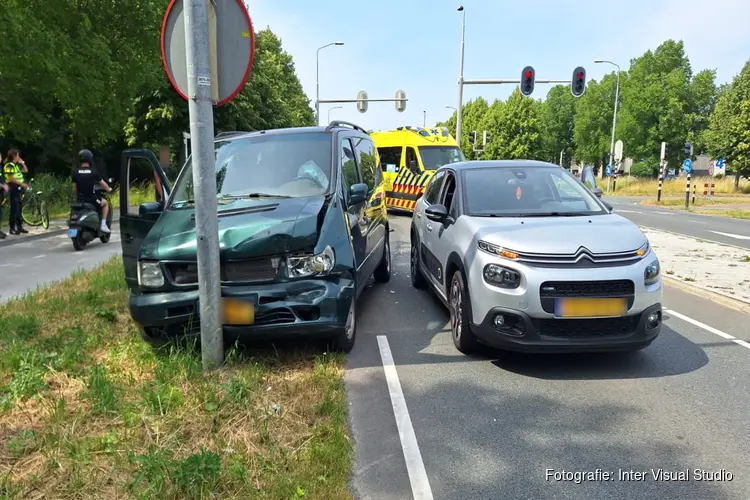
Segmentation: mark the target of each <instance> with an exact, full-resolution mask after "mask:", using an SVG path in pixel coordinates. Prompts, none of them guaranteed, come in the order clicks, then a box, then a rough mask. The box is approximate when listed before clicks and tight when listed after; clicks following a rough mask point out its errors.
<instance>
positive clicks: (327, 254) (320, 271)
mask: <svg viewBox="0 0 750 500" xmlns="http://www.w3.org/2000/svg"><path fill="white" fill-rule="evenodd" d="M334 264H336V258H335V256H334V255H333V249H332V248H331V247H329V246H328V247H325V249H324V250H323V251H322V252H320V253H319V254H315V255H290V256H289V257H287V260H286V268H287V272H288V274H289V277H290V278H306V277H309V276H321V275H324V274H328V273H330V272H331V270H332V269H333V266H334Z"/></svg>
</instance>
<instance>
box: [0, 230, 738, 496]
mask: <svg viewBox="0 0 750 500" xmlns="http://www.w3.org/2000/svg"><path fill="white" fill-rule="evenodd" d="M391 220H392V225H393V227H394V229H395V230H394V232H392V233H391V237H392V238H393V239H392V252H393V264H394V275H393V277H392V279H391V282H390V283H388V284H386V285H373V286H372V288H370V289H369V290H368V291H366V292H365V294H364V295H363V296H362V299H361V302H360V305H359V314H358V333H357V335H358V336H357V343H356V345H355V348H354V350H353V351H352V353H351V355H350V356H349V360H348V365H349V366H348V370H347V372H346V377H345V380H346V384H347V387H348V395H349V410H350V419H351V424H352V432H353V438H354V441H355V445H356V450H357V458H356V463H355V475H354V478H353V487H354V490H355V496H356V497H357V498H372V499H399V500H401V499H405V498H412V497H417V498H445V499H461V500H464V499H466V500H469V499H483V500H484V499H488V498H512V499H524V498H530V499H531V498H533V499H535V500H537V499H568V498H570V499H579V498H597V499H600V498H602V499H619V498H623V499H625V498H628V499H629V498H659V499H671V498H680V499H681V498H701V499H739V498H742V499H745V498H750V462H748V460H747V455H748V453H747V450H750V435H749V434H748V432H747V429H748V427H749V425H748V424H750V416H748V411H747V410H748V408H750V329H748V328H747V325H748V324H750V323H749V322H748V320H749V319H750V318H748V316H746V315H744V314H741V313H738V312H735V311H734V310H731V309H726V308H723V307H722V306H720V305H717V304H715V303H712V302H710V301H707V300H706V299H704V298H701V297H698V296H695V295H692V294H688V293H684V292H681V291H679V290H676V289H672V288H669V287H667V288H666V289H665V300H664V303H665V304H664V305H665V307H666V308H667V313H666V315H665V319H666V323H665V328H664V329H663V331H662V334H661V335H660V337H659V338H658V339H657V340H656V341H655V342H654V344H652V345H651V346H650V347H649V348H647V349H646V350H644V351H641V352H638V353H634V354H619V355H618V354H614V355H586V356H579V355H575V356H571V355H568V356H564V355H563V356H555V355H552V356H539V355H519V354H509V353H501V352H496V351H491V350H488V351H486V352H485V353H484V354H483V355H482V356H472V357H469V356H465V355H462V354H460V353H459V352H458V351H456V350H455V348H454V347H453V344H452V342H451V339H450V333H449V330H448V313H447V311H446V310H445V309H444V308H443V307H442V305H441V304H440V303H439V302H438V300H437V299H436V298H435V297H434V296H433V294H432V293H430V292H425V291H417V290H413V289H412V288H411V286H410V282H409V277H408V274H409V266H408V255H409V253H408V252H409V247H408V239H407V235H408V233H407V231H406V230H407V229H408V224H409V219H408V218H404V217H398V216H393V217H392V219H391ZM113 232H114V234H113V237H112V240H111V242H110V243H108V244H106V245H102V244H101V243H98V242H97V243H92V244H91V245H90V246H89V247H87V248H86V249H85V250H84V251H83V252H75V251H74V250H73V248H72V245H71V244H70V241H69V240H68V239H67V238H66V237H65V235H60V236H55V237H50V238H46V239H37V240H33V241H27V242H25V243H17V244H13V245H10V246H4V247H2V248H1V249H0V293H1V294H2V296H0V302H1V301H5V300H7V299H8V298H9V297H10V296H13V295H18V294H22V293H24V292H26V291H29V290H31V289H33V288H35V287H36V286H38V285H41V284H46V283H49V282H50V281H55V280H59V279H62V278H64V277H66V276H67V275H69V274H70V273H71V272H72V271H74V270H75V269H76V268H90V267H93V266H95V265H96V264H98V263H100V262H101V261H103V260H106V259H108V258H109V257H110V256H111V255H114V254H117V253H119V251H120V245H119V234H118V232H117V230H116V229H115V231H113ZM726 337H729V338H726ZM384 360H385V367H384ZM390 360H392V363H393V364H392V365H390V364H389V363H388V362H389V361H390ZM397 421H398V422H399V425H397ZM399 430H400V431H401V434H400V433H399ZM406 457H408V459H407V458H406ZM547 469H553V471H557V472H560V471H563V470H565V471H570V472H574V471H583V472H592V473H594V472H595V471H597V469H601V470H603V471H606V472H610V473H614V474H615V476H614V479H613V480H610V481H584V482H582V483H580V484H576V483H575V482H574V481H557V480H554V479H553V478H552V479H550V480H547V479H546V474H547ZM651 469H654V470H658V469H664V470H666V471H670V472H676V471H681V470H685V469H687V470H689V471H690V473H691V474H692V473H693V470H694V469H703V470H706V471H711V472H716V471H722V470H723V471H726V472H728V473H730V474H732V480H731V481H728V480H726V479H727V477H728V476H727V475H726V472H725V473H724V479H725V480H724V481H695V480H692V479H691V480H690V481H678V480H675V481H658V480H654V479H653V478H652V477H651ZM620 470H623V471H630V470H634V471H646V476H645V478H643V479H641V480H631V481H625V480H621V479H620V478H619V477H617V474H618V472H619V471H620ZM414 491H417V492H421V493H423V495H422V496H416V495H414V494H413V492H414Z"/></svg>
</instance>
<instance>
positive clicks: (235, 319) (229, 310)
mask: <svg viewBox="0 0 750 500" xmlns="http://www.w3.org/2000/svg"><path fill="white" fill-rule="evenodd" d="M256 301H257V295H252V296H248V297H243V298H241V299H236V298H231V297H224V298H222V299H221V304H220V306H219V307H220V308H221V315H222V316H221V317H222V324H223V325H252V324H253V323H255V302H256ZM195 313H196V316H198V317H200V316H201V304H200V301H197V302H196V304H195Z"/></svg>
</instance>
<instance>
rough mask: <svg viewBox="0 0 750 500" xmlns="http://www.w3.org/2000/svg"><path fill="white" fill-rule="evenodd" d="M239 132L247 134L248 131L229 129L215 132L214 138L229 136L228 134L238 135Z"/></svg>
mask: <svg viewBox="0 0 750 500" xmlns="http://www.w3.org/2000/svg"><path fill="white" fill-rule="evenodd" d="M240 134H249V132H244V131H242V130H231V131H227V132H219V133H218V134H216V139H218V138H219V137H229V136H230V135H240Z"/></svg>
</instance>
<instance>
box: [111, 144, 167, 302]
mask: <svg viewBox="0 0 750 500" xmlns="http://www.w3.org/2000/svg"><path fill="white" fill-rule="evenodd" d="M139 184H140V185H141V186H143V187H141V186H139ZM146 186H148V187H146ZM170 192H171V186H170V184H169V179H167V175H166V174H165V173H164V169H162V167H161V165H159V160H158V159H157V158H156V155H155V154H154V152H153V151H151V150H148V149H126V150H125V151H123V152H122V163H121V166H120V240H121V242H122V264H123V266H124V268H125V281H126V282H127V284H128V288H129V289H131V290H133V289H137V288H138V253H139V252H140V249H141V244H142V243H143V240H144V239H145V238H146V236H147V235H148V233H149V231H151V228H152V227H154V224H155V223H156V221H157V220H158V219H159V216H160V215H161V213H162V212H163V211H164V207H165V206H166V203H167V200H168V199H169V194H170Z"/></svg>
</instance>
